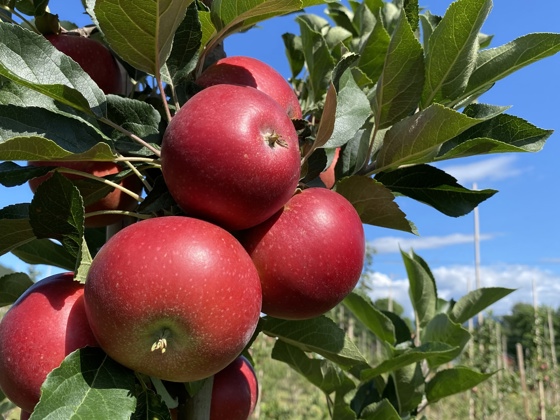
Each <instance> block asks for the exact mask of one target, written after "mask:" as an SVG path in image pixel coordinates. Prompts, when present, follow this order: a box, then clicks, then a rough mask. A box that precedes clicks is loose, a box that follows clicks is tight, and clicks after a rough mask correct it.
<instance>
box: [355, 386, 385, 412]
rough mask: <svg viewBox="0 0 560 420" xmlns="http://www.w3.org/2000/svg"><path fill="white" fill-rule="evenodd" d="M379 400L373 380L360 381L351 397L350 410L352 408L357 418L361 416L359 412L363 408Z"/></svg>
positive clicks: (379, 396)
mask: <svg viewBox="0 0 560 420" xmlns="http://www.w3.org/2000/svg"><path fill="white" fill-rule="evenodd" d="M380 400H381V395H380V394H379V392H378V391H377V388H376V386H375V380H370V381H367V382H364V383H362V384H361V385H360V386H359V387H358V390H357V391H356V394H355V395H354V397H353V398H352V401H351V403H350V406H351V407H352V410H354V412H355V413H356V414H357V415H358V418H362V417H361V414H362V411H363V410H364V408H366V407H367V406H368V405H370V404H372V403H374V402H378V401H380Z"/></svg>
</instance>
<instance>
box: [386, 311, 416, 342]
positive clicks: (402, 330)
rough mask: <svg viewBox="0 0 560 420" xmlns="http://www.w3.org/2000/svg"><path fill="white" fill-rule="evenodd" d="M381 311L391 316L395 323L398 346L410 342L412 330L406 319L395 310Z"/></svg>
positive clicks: (388, 316)
mask: <svg viewBox="0 0 560 420" xmlns="http://www.w3.org/2000/svg"><path fill="white" fill-rule="evenodd" d="M381 312H382V313H383V315H385V316H386V317H387V318H389V319H390V320H391V322H392V323H393V327H394V328H395V339H396V342H395V345H397V346H398V345H399V344H402V343H407V342H410V341H411V337H412V333H411V331H410V328H409V326H408V324H407V323H406V322H405V321H404V319H402V318H401V317H400V316H398V315H397V314H396V313H394V312H389V311H381Z"/></svg>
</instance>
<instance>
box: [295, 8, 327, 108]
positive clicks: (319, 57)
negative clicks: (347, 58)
mask: <svg viewBox="0 0 560 420" xmlns="http://www.w3.org/2000/svg"><path fill="white" fill-rule="evenodd" d="M296 21H297V23H298V24H299V27H300V32H301V41H302V46H303V55H304V57H305V63H306V66H307V71H308V77H307V79H308V83H309V98H310V101H311V103H314V102H319V101H320V100H321V98H322V97H323V95H324V94H325V92H326V90H327V87H328V86H329V77H330V74H331V72H332V70H333V68H334V65H335V61H334V58H333V57H332V55H331V53H330V51H329V47H328V46H327V42H326V41H325V38H323V35H322V34H321V33H320V32H318V30H316V29H315V28H314V21H313V17H312V16H311V15H300V16H298V17H297V18H296Z"/></svg>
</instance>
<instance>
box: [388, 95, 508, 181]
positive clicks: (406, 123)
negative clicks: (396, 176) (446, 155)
mask: <svg viewBox="0 0 560 420" xmlns="http://www.w3.org/2000/svg"><path fill="white" fill-rule="evenodd" d="M492 110H493V111H494V114H488V115H484V116H483V117H480V118H472V117H469V116H467V115H465V114H463V113H460V112H457V111H455V110H453V109H451V108H447V107H444V106H442V105H439V104H433V105H431V106H430V107H428V108H426V109H424V110H422V111H420V112H418V113H416V114H414V115H413V116H411V117H408V118H405V119H404V120H401V121H399V122H398V123H396V124H395V125H393V127H392V128H391V129H390V130H389V131H388V132H387V134H386V135H385V139H384V141H383V145H382V146H381V149H380V150H379V153H378V155H377V171H378V172H381V171H383V170H390V169H397V168H398V167H400V166H402V165H410V164H418V163H428V162H431V161H433V160H434V159H435V158H436V156H437V154H438V152H439V149H440V147H441V145H442V144H443V143H445V142H446V141H448V140H451V139H453V138H454V137H457V136H458V135H459V134H461V133H462V132H464V131H465V130H467V129H468V128H470V127H473V126H475V125H476V124H480V123H481V122H483V121H485V120H488V119H490V118H492V117H493V116H495V115H497V114H499V113H501V112H503V111H504V110H505V108H501V107H492Z"/></svg>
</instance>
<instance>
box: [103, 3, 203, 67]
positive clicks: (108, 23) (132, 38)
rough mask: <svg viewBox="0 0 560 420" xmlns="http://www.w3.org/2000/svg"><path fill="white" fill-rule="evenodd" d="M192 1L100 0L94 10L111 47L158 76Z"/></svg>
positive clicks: (132, 63)
mask: <svg viewBox="0 0 560 420" xmlns="http://www.w3.org/2000/svg"><path fill="white" fill-rule="evenodd" d="M190 3H192V0H181V1H171V0H164V1H158V2H154V1H148V0H139V1H136V2H135V3H134V7H125V5H123V4H122V3H121V2H120V1H119V0H97V1H96V2H95V7H94V13H95V17H96V19H97V23H98V25H99V27H100V28H101V30H102V31H103V33H104V34H105V39H106V40H107V42H108V44H109V45H110V46H111V48H112V49H113V50H114V51H115V52H116V53H117V54H118V55H119V56H120V57H121V58H122V59H123V60H125V61H126V62H127V63H129V64H131V65H132V66H134V67H136V68H137V69H138V70H141V71H144V72H146V73H149V74H153V75H155V76H156V77H158V76H159V75H160V70H161V68H162V66H163V65H164V63H165V61H166V60H167V58H168V57H169V54H170V52H171V47H172V44H173V36H174V34H175V30H176V29H177V28H178V27H179V25H180V24H181V22H182V21H183V19H184V17H185V12H186V10H187V7H188V6H189V4H190Z"/></svg>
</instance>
